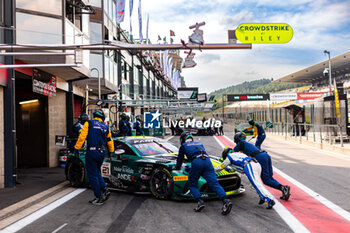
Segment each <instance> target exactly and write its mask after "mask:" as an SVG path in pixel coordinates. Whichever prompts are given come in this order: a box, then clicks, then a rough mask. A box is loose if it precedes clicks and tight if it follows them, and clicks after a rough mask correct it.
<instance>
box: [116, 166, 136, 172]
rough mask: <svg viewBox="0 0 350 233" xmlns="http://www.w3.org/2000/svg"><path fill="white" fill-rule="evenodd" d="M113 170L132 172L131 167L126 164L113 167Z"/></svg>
mask: <svg viewBox="0 0 350 233" xmlns="http://www.w3.org/2000/svg"><path fill="white" fill-rule="evenodd" d="M113 170H114V171H115V172H122V173H127V174H134V170H133V169H131V168H130V167H128V166H122V167H113Z"/></svg>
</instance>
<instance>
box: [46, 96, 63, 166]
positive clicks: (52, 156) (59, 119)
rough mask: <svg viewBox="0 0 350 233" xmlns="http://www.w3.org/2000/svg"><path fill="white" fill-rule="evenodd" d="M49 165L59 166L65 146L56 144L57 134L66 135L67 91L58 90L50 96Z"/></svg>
mask: <svg viewBox="0 0 350 233" xmlns="http://www.w3.org/2000/svg"><path fill="white" fill-rule="evenodd" d="M48 112H49V113H48V119H49V124H48V125H49V142H48V148H49V150H48V151H49V167H57V166H58V165H59V163H58V152H59V150H60V149H62V148H63V147H61V146H56V145H55V137H56V135H66V133H67V132H66V129H67V126H66V124H67V123H66V92H64V91H62V90H57V92H56V96H55V97H49V104H48Z"/></svg>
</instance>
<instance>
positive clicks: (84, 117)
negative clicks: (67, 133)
mask: <svg viewBox="0 0 350 233" xmlns="http://www.w3.org/2000/svg"><path fill="white" fill-rule="evenodd" d="M88 120H89V116H88V114H86V113H82V114H80V115H79V117H78V121H77V122H76V123H74V124H73V127H72V135H71V136H72V138H74V139H73V140H72V141H70V143H69V146H68V148H69V149H71V150H72V151H73V150H74V146H75V144H76V143H77V139H78V137H79V134H80V132H81V130H82V129H83V125H84V124H85V122H86V121H88Z"/></svg>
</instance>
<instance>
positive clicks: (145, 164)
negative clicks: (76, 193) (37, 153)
mask: <svg viewBox="0 0 350 233" xmlns="http://www.w3.org/2000/svg"><path fill="white" fill-rule="evenodd" d="M113 140H114V145H115V153H114V154H113V155H112V156H111V157H106V158H105V161H104V163H103V165H102V168H101V174H102V176H103V178H104V179H105V181H106V183H107V184H108V186H109V188H111V189H116V190H123V191H126V192H132V193H149V192H151V193H152V194H153V196H154V197H156V198H158V199H180V200H181V199H192V195H191V194H190V191H189V189H188V168H189V166H190V162H189V161H188V160H185V161H184V163H183V165H182V168H181V170H172V168H173V167H174V165H175V164H176V159H177V153H178V149H177V147H176V146H175V145H173V144H172V143H171V142H169V141H166V140H163V139H160V138H155V137H143V136H142V137H124V138H114V139H113ZM211 161H212V163H213V166H217V165H218V164H220V163H219V162H218V161H217V159H216V158H214V157H211ZM65 173H66V178H67V180H69V181H70V183H71V185H72V186H73V187H81V186H84V185H88V183H89V181H88V178H87V174H86V169H85V150H84V149H82V150H80V151H79V156H78V157H75V156H74V155H73V154H71V155H69V156H68V160H67V165H66V169H65ZM217 178H218V181H219V183H220V185H221V186H222V187H223V188H224V190H225V192H226V194H227V195H235V194H240V193H242V192H244V191H245V190H244V188H243V186H242V185H241V178H240V176H239V175H238V174H237V173H236V172H228V171H225V170H223V171H221V172H220V173H218V174H217ZM198 188H199V190H200V192H201V194H202V197H203V198H216V197H217V195H216V194H215V193H214V192H212V191H211V190H210V187H209V186H208V184H207V182H206V181H205V180H204V179H203V178H202V177H201V178H200V179H199V182H198Z"/></svg>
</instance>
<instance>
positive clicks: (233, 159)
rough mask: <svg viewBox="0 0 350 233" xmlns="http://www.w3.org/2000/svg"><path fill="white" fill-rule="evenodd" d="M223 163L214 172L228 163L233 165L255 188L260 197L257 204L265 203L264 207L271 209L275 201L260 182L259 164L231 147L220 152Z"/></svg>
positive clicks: (224, 167)
mask: <svg viewBox="0 0 350 233" xmlns="http://www.w3.org/2000/svg"><path fill="white" fill-rule="evenodd" d="M221 158H222V160H223V163H222V164H220V165H218V166H217V167H216V168H215V172H220V171H221V170H223V169H227V168H226V167H227V166H228V165H234V168H235V170H237V171H239V172H241V173H244V174H246V176H247V178H248V180H249V181H250V183H251V184H252V185H253V187H254V188H255V190H256V192H257V193H258V195H259V197H260V201H259V203H258V204H259V205H262V204H264V203H267V207H266V209H272V207H273V206H274V205H275V201H274V200H272V198H271V196H269V194H268V192H267V190H266V189H265V187H264V185H263V184H262V182H261V179H260V176H261V166H260V164H259V163H258V161H256V159H254V158H252V157H248V156H246V155H245V154H243V153H235V152H234V151H233V150H232V148H229V147H227V148H225V149H224V151H223V152H222V154H221Z"/></svg>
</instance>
